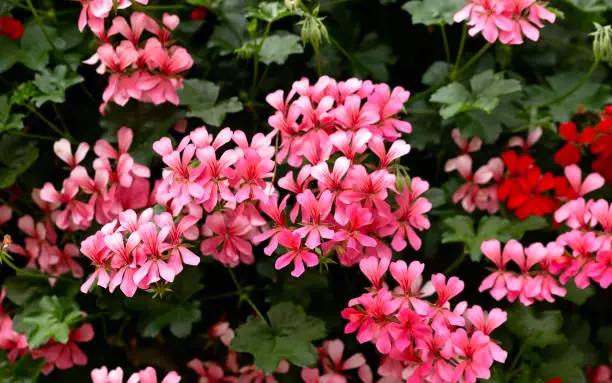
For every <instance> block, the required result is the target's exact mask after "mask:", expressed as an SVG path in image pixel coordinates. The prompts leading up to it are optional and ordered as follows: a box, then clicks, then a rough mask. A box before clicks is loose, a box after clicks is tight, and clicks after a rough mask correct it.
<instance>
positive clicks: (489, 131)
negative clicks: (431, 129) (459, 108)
mask: <svg viewBox="0 0 612 383" xmlns="http://www.w3.org/2000/svg"><path fill="white" fill-rule="evenodd" d="M499 109H500V107H498V108H497V109H496V111H497V110H499ZM456 125H457V126H458V127H459V130H460V131H461V134H462V135H464V136H465V137H481V138H482V139H483V140H484V142H485V143H487V144H491V143H494V142H495V141H497V139H498V138H499V135H500V134H501V133H502V131H503V128H502V121H500V119H498V118H497V115H496V114H495V112H494V113H493V114H487V113H485V112H483V111H482V110H470V111H467V112H465V113H462V114H460V115H459V116H457V118H456Z"/></svg>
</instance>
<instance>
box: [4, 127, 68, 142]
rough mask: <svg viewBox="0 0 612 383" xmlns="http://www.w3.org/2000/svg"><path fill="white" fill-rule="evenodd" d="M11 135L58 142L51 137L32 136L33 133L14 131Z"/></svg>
mask: <svg viewBox="0 0 612 383" xmlns="http://www.w3.org/2000/svg"><path fill="white" fill-rule="evenodd" d="M9 133H10V134H12V135H14V136H23V137H29V138H36V139H39V140H46V141H56V140H57V139H56V138H53V137H49V136H43V135H40V134H32V133H25V132H20V131H16V130H13V131H11V132H9Z"/></svg>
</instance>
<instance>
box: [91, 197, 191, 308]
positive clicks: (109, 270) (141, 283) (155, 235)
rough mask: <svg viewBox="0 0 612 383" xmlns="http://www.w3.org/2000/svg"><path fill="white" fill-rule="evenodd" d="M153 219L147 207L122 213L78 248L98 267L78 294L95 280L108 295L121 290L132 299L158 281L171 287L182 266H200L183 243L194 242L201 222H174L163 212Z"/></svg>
mask: <svg viewBox="0 0 612 383" xmlns="http://www.w3.org/2000/svg"><path fill="white" fill-rule="evenodd" d="M152 219H153V210H152V209H150V208H149V209H146V210H144V211H143V212H142V213H140V215H138V214H137V213H136V212H135V211H134V210H126V211H124V212H122V213H120V214H119V217H118V220H113V221H112V222H111V223H108V224H106V225H104V227H103V228H102V229H101V230H99V231H98V232H96V233H95V234H94V235H92V236H90V237H88V238H87V239H86V240H84V241H83V242H82V243H81V252H82V253H83V254H85V256H86V257H87V258H89V259H90V260H91V262H92V264H93V265H94V266H95V268H96V270H95V272H94V273H93V274H92V275H91V276H90V277H89V278H88V279H87V281H86V282H85V283H84V284H83V285H82V286H81V291H82V292H84V293H86V292H87V291H89V289H90V287H91V285H92V284H93V283H94V282H95V280H96V279H97V282H98V286H101V287H103V288H107V287H108V288H109V290H110V292H113V291H114V290H115V289H116V288H117V287H118V286H120V289H121V291H122V292H123V293H124V294H125V295H126V296H128V297H132V296H134V294H135V293H136V290H137V289H138V288H141V289H148V288H149V286H151V285H152V284H155V283H157V282H159V281H161V280H164V281H166V282H173V281H174V277H175V276H176V275H177V274H179V273H180V272H181V271H182V270H183V264H187V265H192V266H196V265H198V264H199V263H200V257H199V256H198V255H196V254H195V253H193V252H192V251H191V250H190V249H189V248H190V245H189V244H188V243H186V240H195V239H197V238H198V236H199V232H198V227H197V226H196V223H197V222H198V220H199V217H196V216H192V215H187V216H185V217H183V218H182V219H181V220H180V221H178V222H177V223H175V221H174V218H173V217H172V215H171V214H170V213H168V212H163V213H161V214H158V215H156V216H155V217H154V219H153V221H152Z"/></svg>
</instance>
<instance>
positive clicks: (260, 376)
mask: <svg viewBox="0 0 612 383" xmlns="http://www.w3.org/2000/svg"><path fill="white" fill-rule="evenodd" d="M208 336H209V338H210V339H211V342H216V341H217V339H218V340H220V341H221V344H223V345H224V346H226V347H228V348H229V345H230V342H231V341H232V339H233V338H234V331H233V330H232V329H231V328H230V325H229V323H227V322H217V323H216V324H215V325H214V326H212V327H211V328H210V329H209V330H208ZM238 359H239V358H238V353H237V352H236V351H233V350H227V355H226V356H225V363H224V364H223V365H220V364H219V363H217V362H214V361H205V362H202V361H201V360H199V359H193V360H191V361H190V362H189V363H187V367H189V368H191V369H192V370H193V371H195V373H196V374H198V382H211V383H212V382H218V383H243V382H264V381H265V383H278V380H277V379H276V377H275V376H274V374H286V373H287V372H288V371H289V362H287V361H286V360H282V361H281V362H280V363H279V364H278V367H277V368H276V370H275V371H274V373H273V374H269V375H268V374H266V373H264V372H263V371H261V370H260V369H258V368H257V367H255V365H253V364H250V365H246V366H240V363H239V360H238Z"/></svg>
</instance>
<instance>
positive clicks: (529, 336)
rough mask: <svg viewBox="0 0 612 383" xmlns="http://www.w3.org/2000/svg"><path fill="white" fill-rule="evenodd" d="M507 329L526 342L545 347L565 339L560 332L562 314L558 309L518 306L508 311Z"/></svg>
mask: <svg viewBox="0 0 612 383" xmlns="http://www.w3.org/2000/svg"><path fill="white" fill-rule="evenodd" d="M506 326H507V327H508V329H509V330H510V331H511V332H512V333H513V334H515V335H516V336H518V337H520V338H522V339H523V341H524V342H526V343H527V344H529V345H531V346H534V347H539V348H543V347H547V346H552V345H557V344H561V343H564V342H566V341H567V339H566V338H565V336H564V335H563V334H561V333H560V330H561V327H562V326H563V314H561V311H558V310H555V311H553V310H548V311H541V312H536V311H535V310H534V309H533V308H528V307H525V306H520V307H518V308H515V309H513V310H511V311H509V312H508V321H507V322H506Z"/></svg>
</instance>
